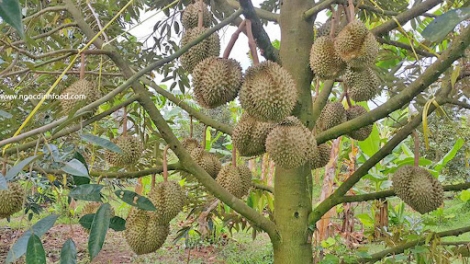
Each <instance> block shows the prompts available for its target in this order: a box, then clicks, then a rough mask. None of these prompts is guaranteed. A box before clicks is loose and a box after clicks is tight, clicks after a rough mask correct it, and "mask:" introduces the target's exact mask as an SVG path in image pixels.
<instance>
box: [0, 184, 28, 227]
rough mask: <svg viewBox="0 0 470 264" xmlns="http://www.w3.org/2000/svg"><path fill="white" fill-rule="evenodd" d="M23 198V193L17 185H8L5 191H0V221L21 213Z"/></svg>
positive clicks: (21, 188)
mask: <svg viewBox="0 0 470 264" xmlns="http://www.w3.org/2000/svg"><path fill="white" fill-rule="evenodd" d="M0 177H3V176H1V175H0ZM24 196H25V192H24V190H23V187H21V185H20V184H19V183H8V189H7V190H0V219H2V218H7V217H9V216H11V215H13V214H14V213H17V212H19V211H21V208H22V207H23V199H24Z"/></svg>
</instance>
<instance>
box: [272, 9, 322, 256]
mask: <svg viewBox="0 0 470 264" xmlns="http://www.w3.org/2000/svg"><path fill="white" fill-rule="evenodd" d="M312 3H313V1H304V0H288V1H283V3H282V6H281V15H280V26H281V50H280V53H279V55H280V61H281V64H282V66H283V67H284V68H285V69H286V70H287V71H289V72H290V74H291V75H292V77H293V78H294V81H295V83H296V87H297V91H298V95H299V96H298V104H297V106H296V108H295V109H294V114H295V115H296V116H297V117H299V118H300V120H302V122H303V123H304V124H305V125H307V126H308V127H309V128H312V127H313V125H314V124H313V122H312V96H311V88H310V86H311V82H312V77H313V76H312V75H313V74H312V71H311V70H310V66H309V54H310V48H311V47H312V43H313V23H312V21H306V20H305V19H304V17H303V12H304V11H305V10H307V9H309V8H310V7H311V4H312ZM309 177H310V178H309ZM311 177H312V175H311V170H310V168H308V167H307V166H303V167H300V168H297V169H292V170H284V169H282V168H279V167H278V168H276V174H275V179H274V183H275V193H274V198H275V199H274V208H275V212H274V219H275V222H276V225H277V228H278V232H279V235H280V240H279V241H275V242H274V243H273V247H274V263H277V264H284V263H313V254H312V243H311V239H312V230H310V229H309V226H308V216H309V214H310V212H311V211H312V202H311V201H312V200H311V198H312V197H311V196H312V195H311V188H309V187H308V186H309V181H310V182H311Z"/></svg>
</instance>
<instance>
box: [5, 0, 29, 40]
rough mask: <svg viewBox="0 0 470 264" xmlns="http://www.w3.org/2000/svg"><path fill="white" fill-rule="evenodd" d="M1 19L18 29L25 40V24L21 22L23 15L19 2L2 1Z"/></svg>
mask: <svg viewBox="0 0 470 264" xmlns="http://www.w3.org/2000/svg"><path fill="white" fill-rule="evenodd" d="M0 17H1V18H3V20H5V22H7V23H8V24H10V25H11V26H12V27H13V28H14V29H16V31H18V34H19V35H20V37H21V38H24V30H23V22H22V21H21V19H22V17H23V15H22V14H21V7H20V2H19V1H18V0H2V1H0Z"/></svg>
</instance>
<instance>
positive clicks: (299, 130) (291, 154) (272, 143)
mask: <svg viewBox="0 0 470 264" xmlns="http://www.w3.org/2000/svg"><path fill="white" fill-rule="evenodd" d="M316 145H317V144H316V142H315V138H314V137H313V136H312V133H311V132H310V130H309V129H308V128H306V127H305V126H304V125H303V124H302V123H300V121H299V120H298V119H297V118H295V117H292V116H290V117H288V118H286V120H284V121H283V122H281V123H279V125H277V126H276V127H275V128H274V129H273V130H272V131H271V132H270V133H269V135H268V137H267V139H266V151H267V152H268V154H269V156H270V157H271V159H272V160H273V161H274V162H275V163H276V165H279V166H281V167H282V168H285V169H291V168H296V167H299V166H302V165H303V164H305V163H306V162H307V161H309V160H310V159H311V158H312V157H313V156H314V155H316V154H315V152H316V151H318V150H317V148H316Z"/></svg>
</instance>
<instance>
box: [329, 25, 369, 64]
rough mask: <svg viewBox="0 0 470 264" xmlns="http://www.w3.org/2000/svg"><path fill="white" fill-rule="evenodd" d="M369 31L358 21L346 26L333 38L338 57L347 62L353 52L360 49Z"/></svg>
mask: <svg viewBox="0 0 470 264" xmlns="http://www.w3.org/2000/svg"><path fill="white" fill-rule="evenodd" d="M368 33H369V30H368V29H367V27H366V26H365V25H364V23H362V22H361V21H359V20H354V21H352V22H350V23H349V24H347V25H346V26H345V27H344V28H343V29H342V30H341V31H340V32H339V34H338V36H337V37H336V38H335V49H336V52H338V55H339V56H340V57H341V58H342V59H343V60H344V61H346V62H347V61H348V58H350V57H351V56H352V55H351V54H353V53H354V52H357V51H358V50H360V49H361V47H362V44H363V43H364V40H365V38H366V36H367V34H368Z"/></svg>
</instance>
